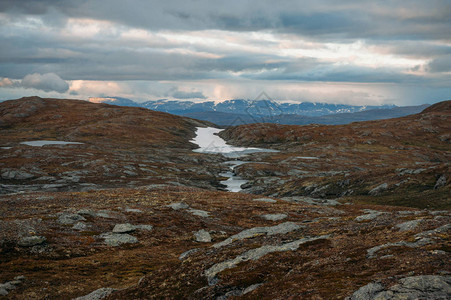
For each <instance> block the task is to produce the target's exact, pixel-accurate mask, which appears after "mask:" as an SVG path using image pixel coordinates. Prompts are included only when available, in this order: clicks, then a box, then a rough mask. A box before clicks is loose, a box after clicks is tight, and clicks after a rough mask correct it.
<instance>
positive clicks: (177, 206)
mask: <svg viewBox="0 0 451 300" xmlns="http://www.w3.org/2000/svg"><path fill="white" fill-rule="evenodd" d="M166 206H167V207H170V208H172V209H173V210H179V209H188V208H189V205H188V204H186V203H183V202H175V203H171V204H169V205H166Z"/></svg>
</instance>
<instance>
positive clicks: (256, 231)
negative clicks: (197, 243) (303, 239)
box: [213, 222, 302, 248]
mask: <svg viewBox="0 0 451 300" xmlns="http://www.w3.org/2000/svg"><path fill="white" fill-rule="evenodd" d="M301 227H302V226H300V225H298V224H295V223H293V222H285V223H282V224H279V225H277V226H272V227H254V228H250V229H246V230H243V231H241V232H240V233H237V234H235V235H232V236H231V237H228V238H227V239H225V240H224V241H222V242H219V243H216V244H214V245H213V247H214V248H220V247H223V246H226V245H229V244H231V243H233V242H234V241H238V240H243V239H247V238H252V237H256V236H259V235H264V234H266V235H275V234H285V233H288V232H291V231H295V230H297V229H299V228H301Z"/></svg>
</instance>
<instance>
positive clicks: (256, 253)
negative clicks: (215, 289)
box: [204, 235, 329, 285]
mask: <svg viewBox="0 0 451 300" xmlns="http://www.w3.org/2000/svg"><path fill="white" fill-rule="evenodd" d="M327 238H329V235H322V236H318V237H311V238H302V239H299V240H296V241H293V242H290V243H286V244H282V245H275V246H272V245H265V246H262V247H259V248H256V249H252V250H249V251H246V252H244V253H243V254H240V255H239V256H237V257H235V258H234V259H230V260H226V261H223V262H220V263H217V264H214V265H213V266H211V267H210V268H209V269H207V270H206V271H205V272H204V275H205V276H206V277H207V280H208V282H209V284H210V285H211V284H214V283H215V282H216V280H215V278H216V275H217V274H218V273H220V272H222V271H224V270H226V269H231V268H234V267H236V266H237V265H238V264H239V263H241V262H244V261H249V260H257V259H259V258H261V257H263V256H265V255H266V254H269V253H273V252H283V251H295V250H297V249H298V248H299V246H300V245H302V244H305V243H307V242H311V241H315V240H319V239H327Z"/></svg>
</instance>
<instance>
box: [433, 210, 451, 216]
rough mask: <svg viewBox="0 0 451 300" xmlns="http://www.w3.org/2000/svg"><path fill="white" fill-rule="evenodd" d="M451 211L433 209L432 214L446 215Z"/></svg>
mask: <svg viewBox="0 0 451 300" xmlns="http://www.w3.org/2000/svg"><path fill="white" fill-rule="evenodd" d="M449 213H450V212H449V211H447V210H434V211H431V212H430V214H431V215H433V216H443V215H444V216H446V215H448V214H449Z"/></svg>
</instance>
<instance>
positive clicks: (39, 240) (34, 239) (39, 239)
mask: <svg viewBox="0 0 451 300" xmlns="http://www.w3.org/2000/svg"><path fill="white" fill-rule="evenodd" d="M45 241H46V238H45V237H43V236H37V235H34V236H28V237H24V238H21V239H20V240H19V242H18V243H17V244H18V245H19V246H21V247H33V246H37V245H41V244H43V243H44V242H45Z"/></svg>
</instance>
